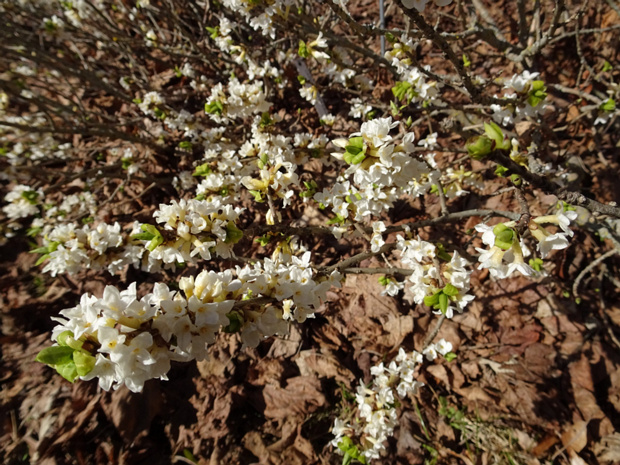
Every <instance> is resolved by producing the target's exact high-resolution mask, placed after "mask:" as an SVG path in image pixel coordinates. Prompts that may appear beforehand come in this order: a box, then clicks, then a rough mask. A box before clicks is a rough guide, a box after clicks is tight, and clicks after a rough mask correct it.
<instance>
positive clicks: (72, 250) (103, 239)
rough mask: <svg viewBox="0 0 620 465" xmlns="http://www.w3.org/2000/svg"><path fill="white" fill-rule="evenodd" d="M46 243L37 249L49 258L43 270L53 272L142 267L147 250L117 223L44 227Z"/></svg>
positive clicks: (43, 259)
mask: <svg viewBox="0 0 620 465" xmlns="http://www.w3.org/2000/svg"><path fill="white" fill-rule="evenodd" d="M41 236H42V238H43V246H42V247H40V248H38V249H36V250H35V251H36V252H39V253H41V254H43V255H42V257H41V258H40V259H39V262H43V261H45V260H47V263H46V264H45V266H44V267H43V271H44V272H47V273H50V274H51V275H52V276H56V275H57V274H62V273H70V274H73V273H77V272H79V271H81V270H83V269H91V270H97V271H98V270H107V271H108V272H109V273H110V274H115V273H118V272H119V271H120V270H122V269H123V268H124V267H125V266H127V265H130V266H133V267H135V268H138V267H140V265H141V262H142V258H143V255H144V252H145V249H144V246H143V245H142V244H140V243H139V242H138V241H133V240H131V239H127V237H126V236H125V235H124V234H123V233H122V232H121V226H120V224H118V223H114V224H113V225H108V224H106V223H100V224H98V225H96V226H91V225H89V224H86V225H83V226H82V227H81V228H78V227H76V225H75V224H73V223H68V224H59V225H57V226H55V227H53V228H45V232H43V233H42V234H41Z"/></svg>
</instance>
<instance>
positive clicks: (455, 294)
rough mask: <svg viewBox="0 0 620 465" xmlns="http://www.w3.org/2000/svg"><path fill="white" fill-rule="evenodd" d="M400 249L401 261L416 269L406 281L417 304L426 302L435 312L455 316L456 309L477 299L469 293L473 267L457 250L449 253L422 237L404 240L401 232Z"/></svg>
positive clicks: (398, 247) (458, 309)
mask: <svg viewBox="0 0 620 465" xmlns="http://www.w3.org/2000/svg"><path fill="white" fill-rule="evenodd" d="M397 250H399V251H400V254H401V259H400V260H401V263H402V264H403V265H404V266H405V267H406V268H408V269H410V270H412V271H413V273H412V274H411V276H409V278H408V279H407V281H408V282H409V284H410V287H409V288H408V290H409V292H410V293H411V295H412V298H413V301H414V302H415V303H416V304H422V303H424V304H425V305H427V306H429V307H431V308H433V309H434V310H435V313H437V314H440V313H441V314H444V315H445V316H446V317H447V318H452V316H453V315H454V312H455V311H457V312H459V313H461V312H462V311H463V310H464V309H465V307H466V306H467V304H469V302H471V301H472V300H474V296H473V295H471V294H468V292H469V289H470V277H471V270H468V269H467V268H466V267H467V265H468V262H467V260H465V259H464V258H462V257H461V256H460V255H459V254H458V252H457V251H454V252H453V254H452V256H450V254H448V253H447V252H446V251H445V250H443V248H438V247H437V246H435V245H433V244H431V243H430V242H426V241H423V240H421V239H420V238H418V239H405V238H403V237H402V236H400V235H399V236H398V244H397Z"/></svg>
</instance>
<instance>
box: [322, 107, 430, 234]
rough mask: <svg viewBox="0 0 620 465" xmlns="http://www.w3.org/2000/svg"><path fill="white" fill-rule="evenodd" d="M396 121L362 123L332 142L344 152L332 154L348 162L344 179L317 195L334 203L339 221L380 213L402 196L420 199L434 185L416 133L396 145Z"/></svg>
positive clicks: (380, 119)
mask: <svg viewBox="0 0 620 465" xmlns="http://www.w3.org/2000/svg"><path fill="white" fill-rule="evenodd" d="M397 125H398V123H397V122H392V119H391V118H377V119H374V120H371V121H367V122H365V123H363V124H362V126H361V128H360V132H357V133H354V134H352V135H351V137H350V138H349V139H337V140H335V141H333V143H334V145H336V146H337V147H340V148H343V149H344V150H345V152H344V153H342V152H336V153H332V156H334V157H335V158H336V159H339V160H343V161H344V162H346V163H347V164H348V165H349V166H348V168H347V169H346V170H345V172H344V175H343V176H342V177H341V178H340V179H341V180H340V181H339V182H336V183H335V184H334V186H333V187H331V188H329V189H325V190H324V191H323V192H318V193H317V194H315V195H314V199H315V200H316V201H317V202H319V203H320V204H321V205H323V206H324V207H326V206H328V205H329V206H331V207H332V211H333V212H334V213H335V214H336V215H337V219H338V221H340V222H344V220H346V219H347V218H351V219H353V220H355V221H361V220H362V219H363V218H364V217H366V216H368V215H379V214H380V213H381V212H384V211H385V210H389V209H390V208H391V207H392V206H393V205H394V201H396V200H397V199H398V198H399V197H400V196H401V195H403V194H409V195H411V196H413V197H417V196H419V195H421V194H422V193H424V192H426V191H427V190H428V189H429V188H430V186H431V182H430V180H429V174H430V168H429V166H428V164H427V163H426V162H424V161H422V160H419V159H418V158H416V157H415V156H414V154H413V151H414V148H415V145H414V144H413V142H414V139H415V135H414V134H413V133H407V134H405V135H404V136H403V138H402V142H401V143H400V144H396V143H394V141H393V138H392V136H390V134H389V132H390V130H391V129H393V128H394V127H396V126H397ZM347 178H349V179H350V180H349V179H347ZM351 180H352V181H353V182H351Z"/></svg>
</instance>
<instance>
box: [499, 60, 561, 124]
mask: <svg viewBox="0 0 620 465" xmlns="http://www.w3.org/2000/svg"><path fill="white" fill-rule="evenodd" d="M539 75H540V73H530V72H529V71H527V70H525V71H523V73H521V74H515V75H513V76H512V77H511V78H509V79H505V80H504V89H505V90H506V91H507V92H508V93H505V94H504V98H505V99H506V100H508V101H507V103H506V104H505V105H500V104H491V106H490V109H491V111H492V112H493V115H492V117H493V119H494V120H495V122H497V123H498V124H501V125H502V126H507V125H509V124H510V125H511V124H515V123H518V122H520V121H523V120H525V119H527V118H534V119H536V118H539V117H540V116H543V115H544V114H545V113H546V112H547V111H548V110H549V104H548V102H547V100H546V97H547V92H546V90H547V88H546V87H545V83H544V82H543V81H540V80H537V79H536V78H537V77H538V76H539ZM511 91H512V92H511ZM496 97H497V96H496ZM515 102H518V103H515Z"/></svg>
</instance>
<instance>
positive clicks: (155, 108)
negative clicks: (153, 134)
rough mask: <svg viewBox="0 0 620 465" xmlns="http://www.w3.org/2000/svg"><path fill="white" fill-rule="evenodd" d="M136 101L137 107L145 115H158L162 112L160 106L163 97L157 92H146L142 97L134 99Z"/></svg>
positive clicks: (161, 105)
mask: <svg viewBox="0 0 620 465" xmlns="http://www.w3.org/2000/svg"><path fill="white" fill-rule="evenodd" d="M136 102H138V107H139V108H140V110H141V111H142V113H144V114H145V115H148V116H152V117H158V116H160V115H161V114H162V111H163V110H162V108H160V107H163V105H164V103H165V102H164V98H163V97H162V96H161V94H160V93H159V92H147V93H146V94H144V97H142V99H140V100H136Z"/></svg>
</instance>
